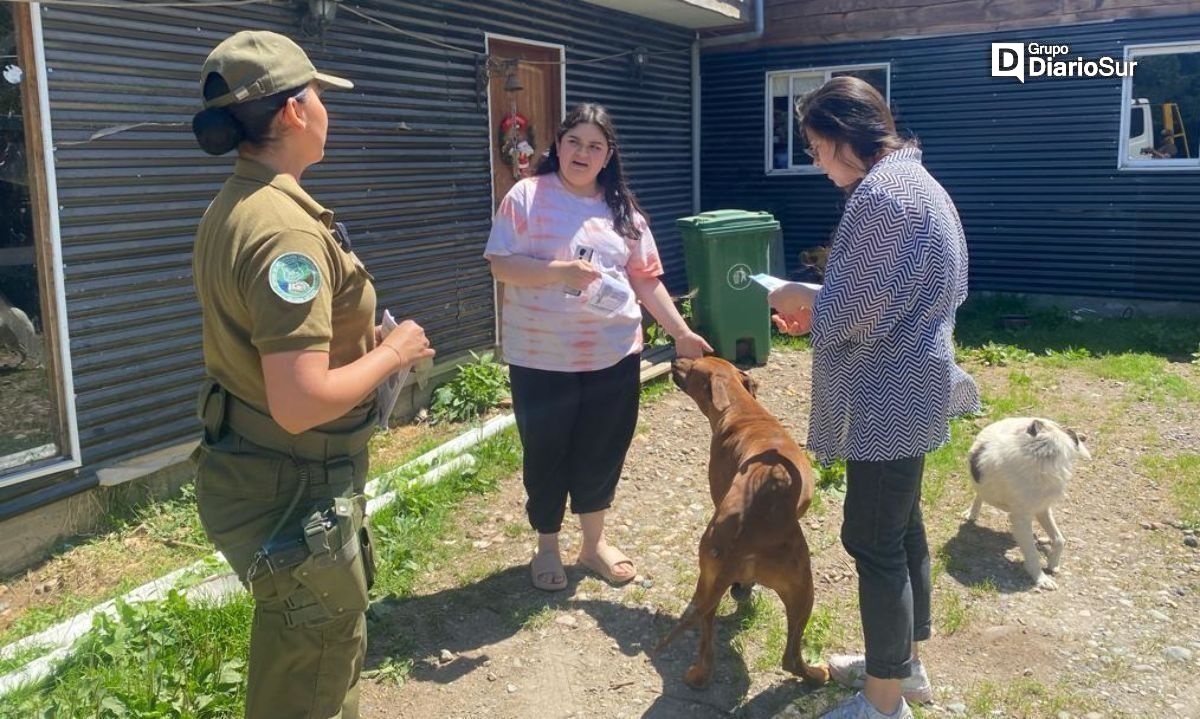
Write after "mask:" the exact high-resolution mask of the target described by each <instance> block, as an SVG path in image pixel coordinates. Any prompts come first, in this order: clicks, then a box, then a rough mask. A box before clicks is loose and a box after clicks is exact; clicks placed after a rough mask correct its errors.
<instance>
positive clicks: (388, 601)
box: [367, 565, 806, 719]
mask: <svg viewBox="0 0 1200 719" xmlns="http://www.w3.org/2000/svg"><path fill="white" fill-rule="evenodd" d="M567 578H568V581H569V584H568V587H567V588H566V589H565V590H563V591H560V592H554V593H543V592H539V591H536V590H534V589H532V588H530V586H529V575H528V569H527V568H526V567H525V566H523V565H521V566H514V567H510V568H508V569H505V570H503V571H500V572H497V573H494V574H491V575H489V576H487V577H484V578H483V579H481V580H479V581H477V582H475V583H472V584H468V585H465V586H462V587H456V588H451V589H446V590H443V591H440V592H435V593H433V594H429V595H425V596H418V597H411V598H405V599H397V598H385V599H383V600H381V601H379V602H376V603H375V604H374V605H373V606H372V609H371V613H370V615H369V616H370V618H371V625H370V628H369V630H368V631H369V635H370V636H371V646H370V650H369V652H368V656H367V668H368V669H369V668H374V667H378V666H380V665H381V664H383V663H385V662H387V661H388V660H391V661H394V662H404V661H408V660H411V661H412V669H411V671H410V673H409V675H408V681H410V682H433V683H438V684H449V683H451V682H454V681H455V680H458V679H460V678H462V677H464V676H466V675H468V674H470V673H471V672H475V671H479V670H480V669H482V668H483V666H484V663H485V662H487V661H488V660H489V658H491V657H490V656H489V654H488V648H489V647H491V646H493V645H495V644H497V643H500V642H503V641H505V640H507V639H510V638H512V637H513V636H515V635H516V634H518V633H519V632H521V631H522V629H523V628H524V627H527V626H528V627H530V628H539V627H553V626H554V622H553V619H551V618H549V616H548V615H550V614H551V613H555V612H559V611H562V612H568V611H569V612H575V611H577V610H582V611H583V613H584V614H585V615H586V616H587V617H588V618H590V619H591V620H592V621H594V622H595V623H596V625H597V628H598V629H599V630H600V631H601V632H602V633H603V634H604V635H605V636H607V637H609V638H611V639H612V641H613V642H615V644H616V646H617V648H618V651H620V652H621V653H623V654H625V655H626V656H629V657H634V656H639V655H640V656H642V657H644V659H645V661H647V662H649V663H650V664H651V665H652V666H653V667H654V669H655V671H656V672H657V673H658V674H659V676H661V677H662V681H663V690H662V694H660V695H659V697H658V698H657V699H656V700H655V701H654V702H653V703H652V704H651V706H650V707H648V708H647V709H646V710H645V712H644V713H643V714H642V716H644V717H650V718H653V719H669V718H683V717H687V718H688V719H702V718H704V717H709V716H712V717H718V716H719V717H728V716H730V715H731V713H733V714H734V715H736V716H739V717H746V718H747V719H759V718H760V717H761V718H765V717H770V716H774V714H775V713H777V712H778V711H779V710H780V709H782V708H783V707H784V706H785V705H786V704H787V703H788V702H789V701H791V700H792V699H794V698H795V697H797V696H799V695H801V694H803V693H805V691H806V690H805V689H804V687H803V686H802V685H801V684H800V682H799V681H786V682H785V683H783V684H780V685H777V686H773V687H771V688H770V689H768V690H767V691H765V692H762V693H761V694H759V695H757V696H754V697H752V698H750V699H749V701H747V696H746V695H747V692H748V691H749V689H750V674H749V671H748V670H747V667H746V664H745V662H744V661H743V659H742V657H741V655H740V654H739V653H738V652H736V651H735V650H734V649H733V648H732V647H731V646H730V640H731V638H732V636H733V635H734V634H735V633H736V628H737V626H738V625H739V623H740V620H741V618H742V617H743V615H744V613H745V610H744V609H743V608H741V607H739V609H738V610H737V611H736V612H734V613H733V614H727V615H725V616H718V618H717V637H716V670H715V673H714V677H713V681H712V683H711V684H710V685H709V686H708V687H706V688H705V689H702V690H699V691H697V690H693V689H691V688H689V687H687V686H686V685H685V684H684V683H683V673H684V671H686V669H687V668H688V666H689V665H690V664H691V662H692V661H693V660H694V659H695V655H696V647H697V643H698V634H697V632H696V631H695V630H690V631H687V632H685V633H684V634H682V635H681V636H680V637H678V638H677V639H676V640H675V642H674V643H672V644H671V645H670V646H669V647H667V649H665V650H664V651H663V652H662V653H661V654H659V655H658V656H656V657H653V658H651V657H650V656H649V653H650V651H651V650H652V649H653V647H654V646H655V644H656V643H657V642H658V640H659V639H660V638H661V637H662V636H664V635H665V634H666V633H667V632H668V631H669V630H670V629H671V627H673V626H674V624H675V622H676V621H677V619H678V618H677V617H675V616H670V615H660V614H658V613H657V612H655V611H654V610H652V609H649V608H646V607H630V606H625V605H622V604H619V603H617V602H613V601H608V600H604V599H600V598H596V599H592V598H591V597H589V598H587V599H584V600H575V599H574V597H575V595H576V592H577V590H578V586H579V582H580V580H581V579H582V578H583V575H582V574H581V572H579V571H578V570H577V569H576V568H574V567H568V568H567ZM606 591H607V590H606ZM585 631H586V630H585ZM538 641H546V642H553V641H556V638H555V637H553V636H547V637H543V638H541V639H539V640H538ZM443 649H445V650H449V651H450V652H452V653H453V654H454V655H455V656H456V658H455V659H454V660H453V661H450V662H438V661H435V659H436V658H437V657H438V656H439V654H440V652H441V651H442V650H443ZM464 655H466V656H464Z"/></svg>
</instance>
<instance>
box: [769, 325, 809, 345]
mask: <svg viewBox="0 0 1200 719" xmlns="http://www.w3.org/2000/svg"><path fill="white" fill-rule="evenodd" d="M771 349H777V350H808V349H812V342H811V341H809V338H808V335H800V336H799V337H797V336H795V335H788V334H784V333H782V332H780V331H779V330H777V329H775V325H774V323H772V325H771Z"/></svg>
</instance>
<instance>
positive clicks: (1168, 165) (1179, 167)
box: [1117, 40, 1200, 172]
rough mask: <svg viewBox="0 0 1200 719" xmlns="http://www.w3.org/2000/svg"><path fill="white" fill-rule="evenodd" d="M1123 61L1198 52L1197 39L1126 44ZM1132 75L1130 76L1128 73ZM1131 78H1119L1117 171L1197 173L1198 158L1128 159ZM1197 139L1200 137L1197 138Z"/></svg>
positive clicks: (1199, 51) (1131, 100) (1131, 97)
mask: <svg viewBox="0 0 1200 719" xmlns="http://www.w3.org/2000/svg"><path fill="white" fill-rule="evenodd" d="M1124 51H1125V52H1124V59H1125V60H1126V62H1128V61H1130V60H1134V59H1137V58H1139V57H1147V56H1152V55H1173V54H1176V53H1185V52H1197V53H1200V40H1195V41H1192V42H1158V43H1145V44H1138V45H1126V46H1125V48H1124ZM1131 75H1132V73H1131ZM1133 99H1134V98H1133V77H1132V76H1129V77H1123V78H1121V109H1120V113H1121V114H1120V118H1121V123H1120V130H1118V132H1119V133H1120V134H1119V135H1118V136H1117V169H1118V170H1120V171H1129V172H1187V171H1192V172H1195V171H1197V170H1200V158H1146V159H1141V158H1134V159H1131V158H1130V157H1129V129H1130V127H1129V114H1130V113H1129V109H1130V107H1132V104H1131V103H1132V102H1133ZM1197 140H1200V138H1197Z"/></svg>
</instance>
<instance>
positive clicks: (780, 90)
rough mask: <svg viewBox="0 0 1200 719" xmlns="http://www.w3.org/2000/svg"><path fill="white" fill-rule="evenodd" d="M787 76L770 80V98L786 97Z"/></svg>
mask: <svg viewBox="0 0 1200 719" xmlns="http://www.w3.org/2000/svg"><path fill="white" fill-rule="evenodd" d="M787 94H788V76H787V75H776V76H775V77H773V78H771V97H787Z"/></svg>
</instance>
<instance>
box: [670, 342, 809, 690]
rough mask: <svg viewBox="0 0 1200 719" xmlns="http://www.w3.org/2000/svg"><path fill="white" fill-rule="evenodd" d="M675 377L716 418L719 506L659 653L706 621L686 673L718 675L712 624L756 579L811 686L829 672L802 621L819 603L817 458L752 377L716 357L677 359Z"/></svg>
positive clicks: (692, 680)
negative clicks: (807, 525)
mask: <svg viewBox="0 0 1200 719" xmlns="http://www.w3.org/2000/svg"><path fill="white" fill-rule="evenodd" d="M672 378H673V379H674V380H675V384H677V385H678V386H679V387H680V388H681V389H683V391H685V392H687V393H688V395H690V396H691V398H692V399H694V400H696V404H697V405H699V406H700V409H701V411H703V412H704V414H705V416H707V417H708V420H709V423H710V424H711V425H712V446H711V449H710V452H709V460H708V486H709V490H710V491H711V492H712V499H713V504H714V505H716V512H714V513H713V517H712V520H711V521H709V523H708V528H707V529H706V530H705V531H704V536H703V537H701V539H700V578H699V580H698V581H697V582H696V592H695V594H693V595H692V601H691V602H690V603H689V604H688V607H687V609H686V610H684V613H683V617H682V618H680V620H679V624H678V625H676V626H675V628H674V629H672V630H671V633H670V634H668V635H667V636H666V638H664V639H663V640H662V641H661V642H659V644H658V646H657V647H656V648H655V652H656V653H657V652H658V651H660V650H661V649H663V648H664V647H665V646H667V644H669V643H670V642H671V641H672V640H673V639H675V637H676V636H678V635H679V633H680V632H682V631H683V630H684V629H687V628H688V627H690V626H692V625H694V624H696V623H697V622H699V623H700V651H699V655H698V656H697V659H696V663H695V664H693V665H692V666H691V667H690V668H689V669H688V670H687V673H686V674H684V677H683V680H684V681H685V682H686V683H687V684H688V686H691V687H693V688H699V687H702V686H704V685H705V684H707V683H708V681H709V679H711V678H712V672H713V621H714V620H715V619H716V614H717V605H718V604H719V603H720V601H721V597H722V596H723V595H724V594H725V590H726V589H729V588H730V587H731V586H734V585H739V586H740V587H743V588H748V587H749V586H751V585H752V584H753V583H755V582H757V583H759V584H762V585H763V586H766V587H770V588H771V589H774V590H775V591H776V592H777V593H778V594H779V598H780V599H782V600H783V603H784V606H786V607H787V623H788V633H787V647H785V648H784V650H783V668H784V669H785V670H786V671H789V672H791V673H793V674H796V675H798V676H800V677H802V678H803V679H804V681H805V682H807V683H810V684H824V683H825V682H826V681H828V680H829V670H828V669H827V668H826V667H825V666H824V665H820V666H808V665H806V664H805V663H804V656H803V652H804V641H803V640H804V628H805V626H806V625H807V624H808V618H809V615H810V614H812V608H813V582H812V566H811V565H810V563H809V554H808V543H807V542H805V541H804V533H803V532H802V531H801V529H800V522H799V519H800V517H801V516H803V515H804V512H805V511H806V510H807V509H808V504H809V502H810V501H811V500H812V495H813V487H814V479H813V471H812V465H811V464H810V463H809V459H808V455H807V454H805V452H804V450H802V449H800V447H799V446H797V445H796V443H795V442H794V441H793V440H792V439H791V437H789V436H788V433H787V430H785V429H784V428H783V425H781V424H780V423H779V420H777V419H775V417H774V416H772V415H771V413H770V412H767V410H765V409H763V407H762V405H760V404H759V403H758V401H757V400H755V399H754V392H755V390H756V387H755V385H754V381H753V380H751V379H750V376H749V375H747V374H745V373H744V372H740V371H739V370H738V369H737V368H736V367H734V366H733V365H731V364H730V363H728V362H726V361H725V360H723V359H720V358H717V357H704V358H702V359H698V360H690V359H678V360H675V363H674V365H673V366H672Z"/></svg>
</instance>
